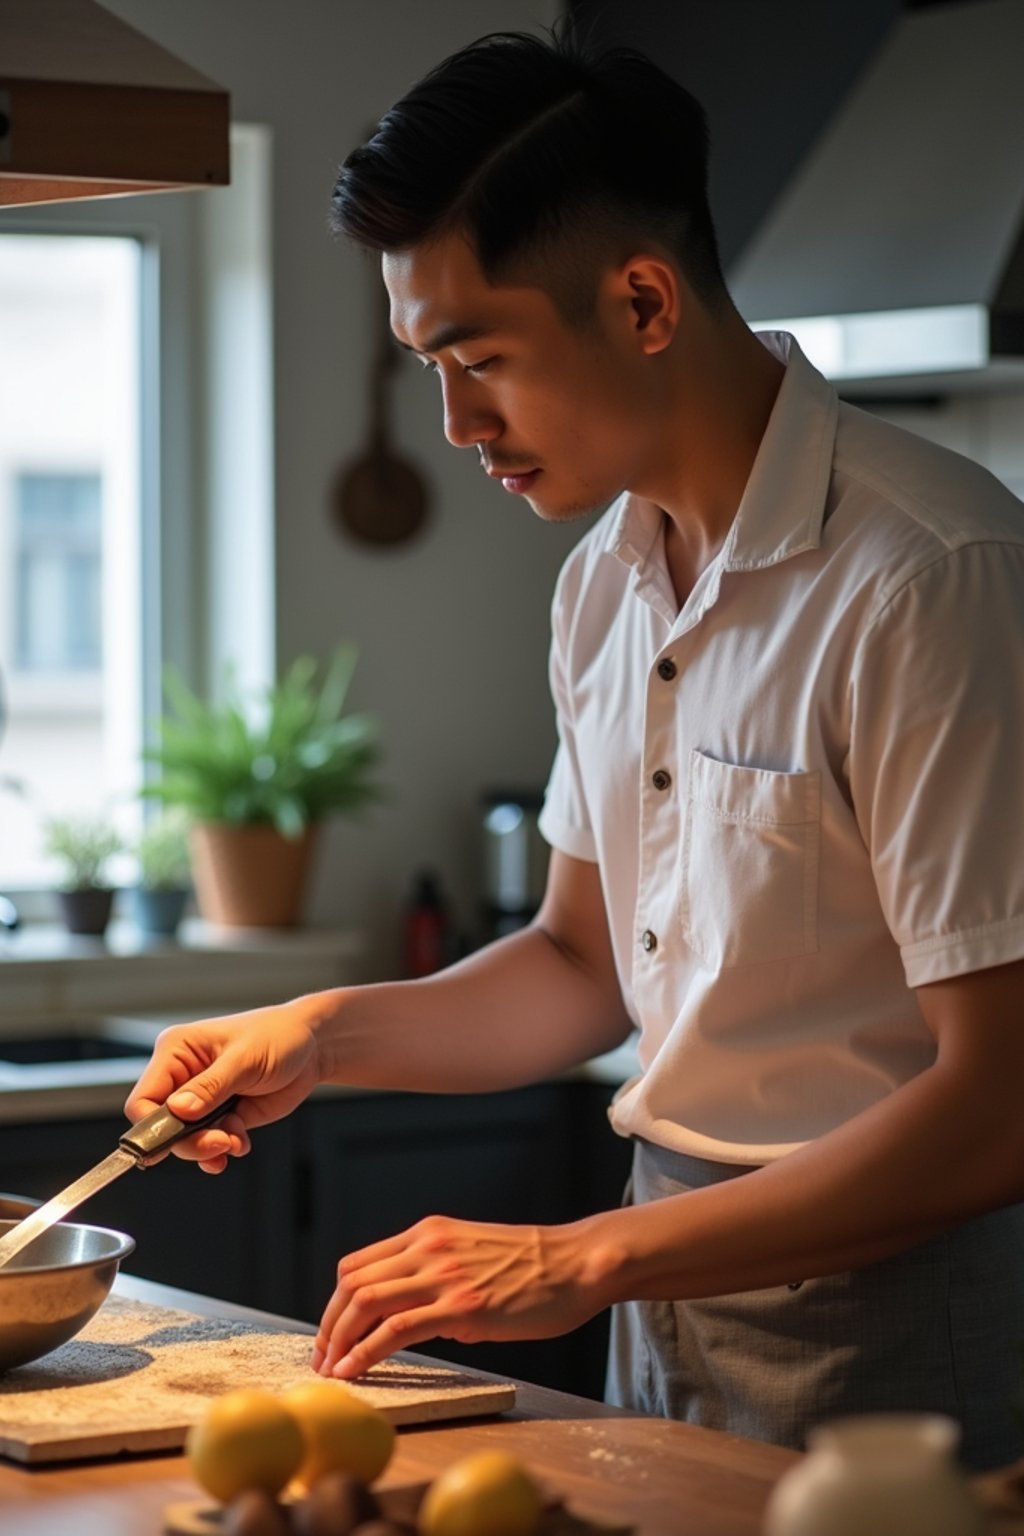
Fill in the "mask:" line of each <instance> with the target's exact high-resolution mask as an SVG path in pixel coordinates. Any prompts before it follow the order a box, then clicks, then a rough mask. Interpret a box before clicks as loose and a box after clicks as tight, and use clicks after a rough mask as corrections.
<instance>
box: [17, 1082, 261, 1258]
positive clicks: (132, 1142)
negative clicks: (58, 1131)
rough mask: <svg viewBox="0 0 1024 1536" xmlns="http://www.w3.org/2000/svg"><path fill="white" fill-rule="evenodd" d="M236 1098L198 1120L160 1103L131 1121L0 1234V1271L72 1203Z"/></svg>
mask: <svg viewBox="0 0 1024 1536" xmlns="http://www.w3.org/2000/svg"><path fill="white" fill-rule="evenodd" d="M240 1097H241V1095H240V1094H237V1093H234V1094H232V1095H231V1097H230V1098H228V1099H225V1100H224V1103H223V1104H218V1105H217V1107H216V1109H211V1110H210V1112H209V1113H208V1114H206V1115H203V1116H202V1117H201V1118H200V1119H198V1120H179V1119H178V1117H177V1115H172V1114H171V1111H170V1110H169V1109H168V1108H167V1105H166V1104H162V1105H161V1106H160V1108H159V1109H154V1111H153V1113H152V1114H151V1115H144V1116H143V1118H142V1119H141V1120H136V1122H135V1124H134V1125H133V1126H131V1128H130V1129H129V1130H127V1131H125V1133H124V1135H123V1136H122V1137H120V1138H119V1140H118V1143H117V1147H116V1149H115V1150H114V1151H113V1152H111V1153H110V1154H109V1156H107V1157H105V1158H104V1159H103V1161H102V1162H99V1163H97V1164H96V1166H95V1168H90V1169H89V1172H88V1173H83V1174H82V1176H81V1178H79V1179H75V1181H74V1183H73V1184H69V1185H68V1187H67V1189H62V1190H61V1192H60V1194H59V1195H54V1197H53V1199H52V1200H47V1202H46V1204H45V1205H41V1206H40V1207H39V1209H38V1210H35V1211H33V1212H32V1214H31V1215H30V1216H26V1217H24V1219H23V1220H21V1221H19V1222H18V1224H17V1226H14V1227H12V1228H11V1229H10V1231H9V1232H7V1233H5V1234H4V1236H3V1237H0V1270H2V1269H3V1267H4V1265H5V1264H8V1263H9V1262H10V1260H11V1259H13V1258H14V1255H15V1254H16V1253H20V1252H21V1250H22V1249H23V1248H27V1247H28V1245H29V1243H31V1242H34V1241H35V1239H36V1238H37V1237H39V1235H40V1234H41V1233H43V1232H46V1231H47V1230H48V1229H49V1228H50V1227H52V1226H53V1225H54V1223H55V1222H58V1221H60V1220H61V1218H62V1217H64V1216H66V1215H67V1214H68V1212H69V1211H73V1210H74V1209H75V1208H76V1206H79V1205H81V1204H82V1202H83V1201H85V1200H88V1199H89V1197H90V1196H91V1195H95V1194H97V1193H98V1192H99V1191H100V1190H101V1189H105V1188H106V1186H107V1185H108V1184H111V1183H113V1181H114V1179H118V1178H120V1177H121V1175H122V1173H127V1172H128V1169H129V1168H148V1167H149V1165H150V1164H151V1163H154V1162H156V1161H157V1159H158V1158H159V1157H160V1156H161V1155H162V1154H163V1153H164V1152H166V1151H167V1150H168V1148H169V1147H173V1146H174V1144H175V1142H177V1141H183V1140H184V1139H185V1137H186V1136H191V1135H192V1133H193V1131H201V1130H202V1129H203V1128H204V1127H205V1126H208V1125H213V1124H214V1123H215V1122H216V1121H217V1120H219V1119H221V1117H222V1116H223V1115H227V1114H230V1112H231V1110H233V1109H234V1107H235V1105H236V1104H237V1103H238V1100H239V1099H240Z"/></svg>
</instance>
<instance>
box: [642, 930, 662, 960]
mask: <svg viewBox="0 0 1024 1536" xmlns="http://www.w3.org/2000/svg"><path fill="white" fill-rule="evenodd" d="M640 943H641V944H642V945H643V947H644V949H646V951H647V953H648V954H652V953H653V951H654V950H656V949H657V947H658V935H657V934H656V933H653V932H652V931H651V929H650V928H645V929H644V931H643V933H642V934H641V935H640Z"/></svg>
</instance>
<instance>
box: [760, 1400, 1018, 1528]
mask: <svg viewBox="0 0 1024 1536" xmlns="http://www.w3.org/2000/svg"><path fill="white" fill-rule="evenodd" d="M959 1438H960V1430H959V1427H958V1425H957V1424H956V1423H955V1422H954V1421H953V1420H952V1419H948V1418H945V1417H943V1416H941V1415H939V1414H911V1413H907V1414H865V1415H863V1416H862V1417H857V1418H848V1419H837V1420H835V1421H834V1422H832V1423H830V1424H822V1425H821V1426H820V1427H818V1428H817V1429H814V1430H812V1431H811V1433H810V1434H809V1435H808V1437H807V1443H808V1452H807V1455H806V1456H805V1457H804V1459H803V1460H802V1461H801V1462H799V1463H798V1464H797V1465H796V1466H795V1467H791V1468H790V1470H789V1471H788V1472H786V1473H784V1474H783V1476H782V1477H781V1478H780V1479H779V1482H778V1483H777V1484H776V1486H775V1488H774V1490H773V1492H772V1495H771V1498H770V1499H769V1502H768V1506H767V1509H766V1510H765V1519H764V1526H763V1530H764V1536H984V1532H986V1531H987V1530H988V1522H987V1519H986V1517H985V1515H984V1513H983V1511H982V1509H981V1507H980V1505H979V1504H978V1502H977V1501H976V1499H975V1498H974V1495H973V1493H972V1492H971V1489H970V1485H969V1484H968V1482H967V1479H966V1478H965V1477H964V1475H963V1473H962V1472H961V1471H960V1469H959V1467H958V1466H957V1463H956V1459H955V1452H956V1448H957V1444H958V1442H959Z"/></svg>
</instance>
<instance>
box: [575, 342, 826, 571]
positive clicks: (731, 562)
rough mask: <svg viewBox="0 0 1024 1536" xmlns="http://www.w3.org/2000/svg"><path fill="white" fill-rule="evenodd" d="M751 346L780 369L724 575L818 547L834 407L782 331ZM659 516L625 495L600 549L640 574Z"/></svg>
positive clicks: (725, 554)
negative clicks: (758, 347) (760, 348)
mask: <svg viewBox="0 0 1024 1536" xmlns="http://www.w3.org/2000/svg"><path fill="white" fill-rule="evenodd" d="M757 338H758V340H759V341H760V342H761V343H762V344H763V345H764V346H766V347H767V348H768V350H769V351H770V352H773V353H774V354H775V356H776V357H778V358H779V359H780V360H781V361H782V362H784V363H785V364H786V372H785V374H784V375H783V379H782V384H781V385H780V387H779V392H778V395H777V396H776V399H775V405H774V407H773V408H772V413H771V416H770V417H769V420H768V426H767V427H766V429H765V433H764V436H763V438H762V439H761V445H760V447H759V448H758V450H757V456H756V458H755V459H754V464H753V468H752V469H751V471H750V478H749V479H748V481H747V484H746V488H745V490H744V492H743V495H742V497H741V498H740V504H739V507H738V508H737V511H736V516H735V518H734V519H733V524H732V527H731V528H730V530H729V533H728V536H727V538H726V541H725V545H724V547H723V550H722V566H723V568H724V569H725V570H732V571H739V570H755V569H757V568H759V567H761V566H766V565H774V564H775V563H776V562H778V561H780V560H786V559H788V558H789V556H790V555H795V554H799V553H800V552H801V551H802V550H805V549H816V548H817V547H818V545H819V544H820V543H821V528H822V523H823V521H824V516H825V501H826V497H827V495H828V488H829V483H830V479H831V475H832V455H833V450H834V448H835V436H836V421H837V416H838V400H837V398H836V392H835V390H834V389H833V387H832V385H831V384H830V383H829V382H828V380H827V379H825V378H824V376H823V375H822V374H820V373H819V372H818V370H817V369H816V368H815V367H814V366H813V364H811V363H809V362H808V360H807V358H806V357H805V356H804V354H803V352H801V350H800V348H799V346H798V345H797V343H796V341H795V340H794V339H793V337H792V336H790V335H789V334H788V332H786V331H759V332H758V333H757ZM661 532H662V512H661V510H660V508H658V507H656V506H654V504H653V503H652V502H649V501H644V500H643V499H642V498H641V497H639V496H633V495H630V494H629V493H628V492H627V493H626V494H625V495H623V496H621V497H620V498H619V500H618V501H617V502H616V503H615V505H614V507H613V509H612V514H611V518H610V521H609V525H608V535H607V539H606V542H605V549H606V551H607V552H608V553H609V554H612V555H615V556H617V557H618V559H620V560H621V561H622V562H623V563H624V564H626V565H632V566H634V567H635V568H636V569H637V572H638V573H642V572H643V570H644V567H645V566H647V565H648V563H649V562H650V560H651V557H652V555H653V554H654V553H655V551H656V550H657V549H658V548H659V547H660V544H661Z"/></svg>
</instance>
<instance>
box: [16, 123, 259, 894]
mask: <svg viewBox="0 0 1024 1536" xmlns="http://www.w3.org/2000/svg"><path fill="white" fill-rule="evenodd" d="M231 138H232V171H231V174H232V185H231V186H230V187H228V188H223V189H220V188H218V189H207V190H204V191H201V192H195V193H181V192H175V193H174V194H161V195H157V196H152V197H147V196H133V197H127V198H109V199H103V200H100V201H97V202H91V203H78V204H68V205H61V204H54V205H53V206H52V207H49V208H31V207H26V208H22V209H10V210H2V211H0V360H2V365H0V891H3V892H5V893H8V894H9V893H12V892H13V893H15V894H16V895H19V896H20V894H21V893H24V892H31V891H32V890H33V889H35V890H39V889H41V888H42V889H45V888H48V887H49V886H50V885H52V880H53V870H52V869H51V868H49V867H48V865H47V864H46V862H45V860H44V859H43V857H42V855H41V851H40V845H41V839H40V821H41V818H42V816H44V815H46V814H54V813H61V812H70V811H82V812H90V813H93V812H96V811H104V810H107V811H111V812H112V813H113V814H114V816H115V819H117V820H119V821H120V823H121V825H122V829H123V830H124V831H125V832H127V833H129V834H130V833H131V832H132V831H133V830H134V829H135V827H136V826H137V825H138V821H139V818H140V813H141V807H140V805H139V801H138V795H137V791H138V789H139V787H140V785H141V781H142V777H143V774H144V772H145V769H144V765H143V761H142V757H141V752H142V748H143V745H144V742H145V739H146V736H147V733H149V732H151V731H152V729H153V723H154V721H155V720H156V718H157V716H158V714H159V712H160V699H161V687H160V677H161V672H162V669H163V667H164V665H165V664H167V663H173V665H174V666H175V667H176V668H177V669H178V670H179V671H180V672H181V673H182V674H183V675H184V677H185V678H186V680H187V681H188V682H190V683H191V684H192V686H193V687H195V688H197V689H199V690H200V691H209V692H215V691H216V686H217V681H218V679H220V678H221V677H222V676H223V673H224V668H225V664H226V663H227V662H229V661H230V662H234V663H235V664H236V666H237V670H238V674H239V677H240V679H241V681H242V682H243V683H244V684H245V685H246V686H249V685H250V684H256V683H260V682H264V681H267V680H269V678H270V677H271V676H272V675H273V670H274V629H273V618H274V616H273V586H274V582H273V544H274V531H273V458H272V443H273V437H274V433H273V420H272V400H271V356H272V343H271V272H270V248H271V234H270V153H271V144H270V134H269V132H268V130H267V129H265V128H262V127H260V126H257V125H235V126H233V127H232V133H231ZM5 722H6V725H5ZM12 781H20V782H21V783H23V784H24V785H25V787H26V790H27V797H22V796H19V795H18V794H16V793H13V792H12V791H11V788H10V785H11V782H12ZM124 873H125V875H126V876H127V875H128V874H129V872H128V870H127V869H126V870H125V871H124ZM19 905H20V906H21V910H22V913H23V915H27V916H32V915H33V914H35V915H40V916H48V915H50V906H49V902H48V901H47V900H46V899H42V900H41V901H40V902H39V903H37V904H36V905H33V902H32V900H31V898H30V897H26V898H25V899H24V900H20V901H19Z"/></svg>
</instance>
